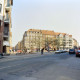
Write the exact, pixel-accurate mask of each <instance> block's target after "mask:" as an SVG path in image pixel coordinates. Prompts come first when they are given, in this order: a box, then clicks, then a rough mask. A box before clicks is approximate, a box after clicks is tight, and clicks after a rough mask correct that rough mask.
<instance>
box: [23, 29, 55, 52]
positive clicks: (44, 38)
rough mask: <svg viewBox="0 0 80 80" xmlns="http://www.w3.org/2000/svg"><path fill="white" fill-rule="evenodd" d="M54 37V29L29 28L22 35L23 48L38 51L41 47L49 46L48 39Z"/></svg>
mask: <svg viewBox="0 0 80 80" xmlns="http://www.w3.org/2000/svg"><path fill="white" fill-rule="evenodd" d="M54 38H55V35H54V31H48V30H37V29H29V30H28V31H26V32H25V33H24V35H23V45H24V47H23V48H24V49H25V48H26V49H27V50H30V49H31V50H33V49H34V50H37V51H40V49H41V48H43V47H49V46H48V45H49V44H50V39H51V40H53V39H54Z"/></svg>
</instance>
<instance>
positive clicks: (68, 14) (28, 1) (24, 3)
mask: <svg viewBox="0 0 80 80" xmlns="http://www.w3.org/2000/svg"><path fill="white" fill-rule="evenodd" d="M28 29H42V30H43V29H44V30H54V31H55V32H64V33H68V34H71V35H73V37H74V38H75V39H77V40H78V42H79V43H80V0H13V7H12V43H13V44H12V45H13V46H15V45H16V44H17V42H18V41H21V40H22V36H23V34H24V32H25V31H27V30H28Z"/></svg>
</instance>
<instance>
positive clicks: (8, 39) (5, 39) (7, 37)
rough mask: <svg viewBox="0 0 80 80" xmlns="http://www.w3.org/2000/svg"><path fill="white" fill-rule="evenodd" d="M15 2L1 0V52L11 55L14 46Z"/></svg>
mask: <svg viewBox="0 0 80 80" xmlns="http://www.w3.org/2000/svg"><path fill="white" fill-rule="evenodd" d="M12 5H13V0H0V23H1V24H0V26H1V28H0V37H1V38H0V44H1V46H0V52H1V53H2V52H3V53H9V50H10V47H11V46H12V45H11V44H12V32H11V26H12V24H11V6H12Z"/></svg>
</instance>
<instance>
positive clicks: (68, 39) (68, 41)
mask: <svg viewBox="0 0 80 80" xmlns="http://www.w3.org/2000/svg"><path fill="white" fill-rule="evenodd" d="M55 35H56V38H57V39H58V41H59V45H58V49H60V50H62V49H66V50H68V49H70V48H73V43H72V40H73V38H72V35H69V34H66V33H56V32H55Z"/></svg>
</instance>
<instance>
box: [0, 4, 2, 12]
mask: <svg viewBox="0 0 80 80" xmlns="http://www.w3.org/2000/svg"><path fill="white" fill-rule="evenodd" d="M1 10H2V4H0V13H1Z"/></svg>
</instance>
